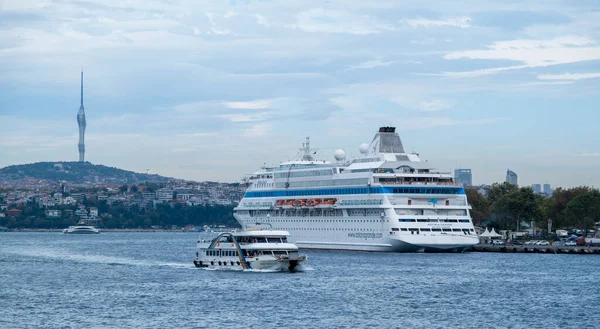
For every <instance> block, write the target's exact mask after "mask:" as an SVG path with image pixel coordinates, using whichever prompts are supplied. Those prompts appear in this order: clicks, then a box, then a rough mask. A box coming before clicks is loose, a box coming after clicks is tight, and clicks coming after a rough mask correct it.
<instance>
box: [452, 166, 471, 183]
mask: <svg viewBox="0 0 600 329" xmlns="http://www.w3.org/2000/svg"><path fill="white" fill-rule="evenodd" d="M454 179H455V181H456V182H458V183H461V184H463V185H473V173H472V172H471V169H454Z"/></svg>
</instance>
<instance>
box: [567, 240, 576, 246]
mask: <svg viewBox="0 0 600 329" xmlns="http://www.w3.org/2000/svg"><path fill="white" fill-rule="evenodd" d="M576 245H577V242H575V241H567V242H565V246H568V247H574V246H576Z"/></svg>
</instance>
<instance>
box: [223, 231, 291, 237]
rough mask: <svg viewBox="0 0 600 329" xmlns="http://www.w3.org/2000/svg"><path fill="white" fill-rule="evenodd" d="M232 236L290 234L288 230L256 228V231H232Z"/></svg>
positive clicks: (276, 235)
mask: <svg viewBox="0 0 600 329" xmlns="http://www.w3.org/2000/svg"><path fill="white" fill-rule="evenodd" d="M231 234H232V235H233V236H235V237H238V236H251V237H281V236H286V237H287V236H290V233H289V232H288V231H277V230H256V231H243V232H233V233H231Z"/></svg>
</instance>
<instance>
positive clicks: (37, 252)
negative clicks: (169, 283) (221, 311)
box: [4, 249, 194, 269]
mask: <svg viewBox="0 0 600 329" xmlns="http://www.w3.org/2000/svg"><path fill="white" fill-rule="evenodd" d="M4 252H6V253H10V254H13V255H19V256H25V257H35V258H47V259H54V260H62V261H72V262H78V263H95V264H106V265H117V266H118V265H123V266H149V267H150V266H164V267H172V268H190V269H193V268H194V265H193V264H188V263H178V262H161V261H151V260H142V259H133V258H126V257H115V256H105V255H94V254H74V253H72V252H70V251H68V250H59V249H19V250H5V251H4Z"/></svg>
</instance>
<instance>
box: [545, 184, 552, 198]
mask: <svg viewBox="0 0 600 329" xmlns="http://www.w3.org/2000/svg"><path fill="white" fill-rule="evenodd" d="M552 193H554V190H553V189H552V187H550V184H544V194H547V195H552Z"/></svg>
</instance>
